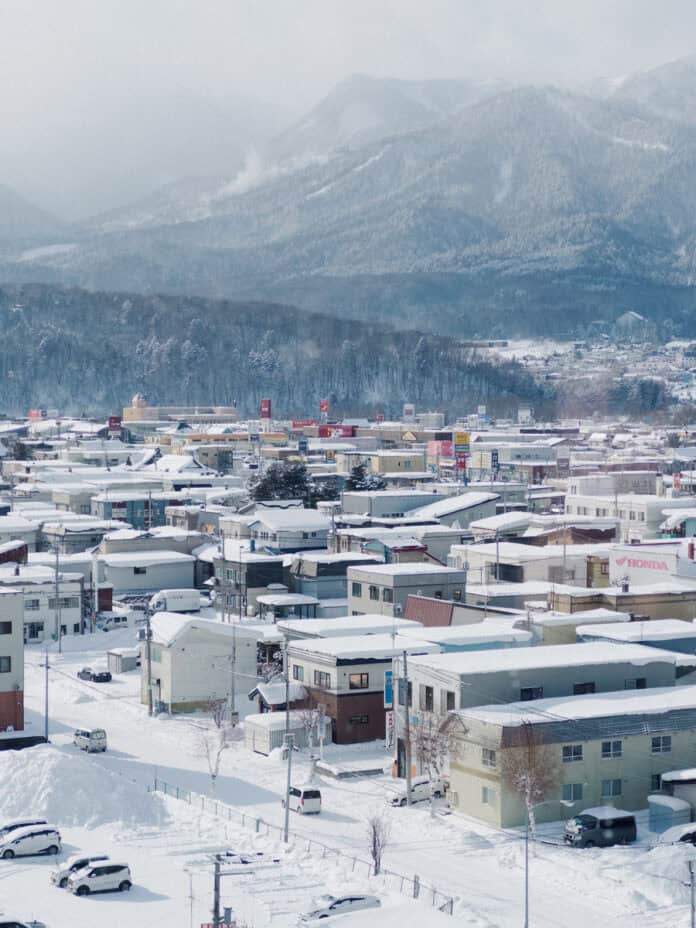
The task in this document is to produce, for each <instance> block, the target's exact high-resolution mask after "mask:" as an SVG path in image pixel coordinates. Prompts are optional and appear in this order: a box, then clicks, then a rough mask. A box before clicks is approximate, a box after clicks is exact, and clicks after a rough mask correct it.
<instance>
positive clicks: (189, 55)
mask: <svg viewBox="0 0 696 928" xmlns="http://www.w3.org/2000/svg"><path fill="white" fill-rule="evenodd" d="M695 49H696V2H694V0H660V2H657V0H0V52H1V57H0V61H1V62H2V64H1V65H0V67H1V69H2V81H0V101H1V103H2V109H3V111H4V113H5V114H14V115H15V116H18V117H21V116H22V115H24V116H25V117H26V116H29V115H31V117H32V118H40V117H41V115H42V114H43V116H44V117H46V116H57V115H58V114H62V113H68V112H70V111H71V110H74V109H75V108H81V107H83V106H84V105H85V104H89V105H90V107H100V106H103V107H108V108H110V107H111V106H112V105H113V103H114V102H115V101H120V100H121V99H123V98H124V97H126V98H127V97H128V96H129V95H132V94H137V93H139V92H143V91H146V92H148V93H150V92H153V93H163V92H169V91H171V90H172V89H177V88H185V89H187V90H192V91H196V92H204V93H213V94H244V95H246V94H254V95H259V96H261V97H263V98H265V99H267V100H269V101H277V102H282V103H284V104H290V105H296V106H298V107H302V106H305V105H307V104H309V103H311V102H313V101H314V100H316V99H318V98H319V97H320V96H322V95H323V93H324V92H325V91H326V89H327V88H328V87H329V86H330V85H331V84H333V83H335V82H336V81H338V80H340V79H341V78H342V77H344V76H346V75H347V74H350V73H351V72H356V71H359V72H364V73H369V74H376V75H390V76H396V77H413V78H427V77H466V76H471V75H486V76H488V75H490V76H495V77H513V78H520V77H527V76H528V77H530V78H533V79H536V80H539V79H542V80H546V79H548V80H561V79H564V78H565V79H576V78H582V79H584V78H588V77H595V76H608V75H614V74H620V73H623V72H625V71H628V70H633V69H636V68H641V67H649V66H652V65H656V64H658V63H660V62H662V61H666V60H669V59H672V58H676V57H679V56H682V55H685V54H688V53H690V52H691V51H693V50H695ZM49 101H50V107H49V108H48V109H47V106H46V104H47V102H49ZM22 121H24V120H22ZM5 129H7V126H5Z"/></svg>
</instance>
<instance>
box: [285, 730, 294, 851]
mask: <svg viewBox="0 0 696 928" xmlns="http://www.w3.org/2000/svg"><path fill="white" fill-rule="evenodd" d="M293 741H294V738H293V736H292V735H291V734H289V733H288V734H286V735H285V750H286V751H287V752H288V776H287V781H286V784H285V822H284V824H283V841H284V842H285V844H287V843H288V832H289V830H290V787H291V785H292V752H293Z"/></svg>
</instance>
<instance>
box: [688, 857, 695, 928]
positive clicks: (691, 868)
mask: <svg viewBox="0 0 696 928" xmlns="http://www.w3.org/2000/svg"><path fill="white" fill-rule="evenodd" d="M689 879H690V880H691V928H696V881H695V880H694V861H693V860H690V861H689Z"/></svg>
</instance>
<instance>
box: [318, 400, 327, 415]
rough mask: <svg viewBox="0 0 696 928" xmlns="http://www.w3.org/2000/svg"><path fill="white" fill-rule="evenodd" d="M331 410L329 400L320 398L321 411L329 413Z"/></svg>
mask: <svg viewBox="0 0 696 928" xmlns="http://www.w3.org/2000/svg"><path fill="white" fill-rule="evenodd" d="M328 411H329V401H328V400H319V412H322V413H327V412H328Z"/></svg>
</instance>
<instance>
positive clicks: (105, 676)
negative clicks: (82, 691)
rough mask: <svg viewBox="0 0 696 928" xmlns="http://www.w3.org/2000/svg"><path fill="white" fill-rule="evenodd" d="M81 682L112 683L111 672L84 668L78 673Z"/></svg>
mask: <svg viewBox="0 0 696 928" xmlns="http://www.w3.org/2000/svg"><path fill="white" fill-rule="evenodd" d="M77 675H78V677H79V678H80V680H89V681H90V683H111V671H110V670H92V668H91V667H83V668H82V670H78V671H77Z"/></svg>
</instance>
